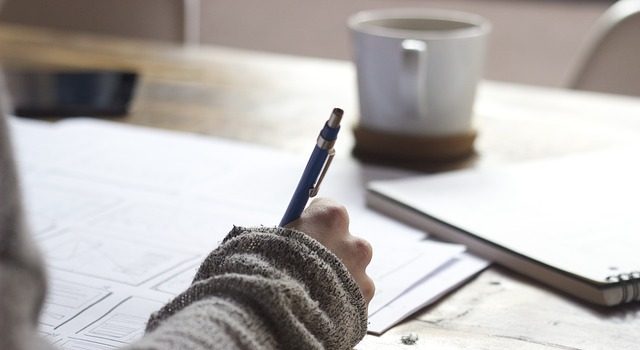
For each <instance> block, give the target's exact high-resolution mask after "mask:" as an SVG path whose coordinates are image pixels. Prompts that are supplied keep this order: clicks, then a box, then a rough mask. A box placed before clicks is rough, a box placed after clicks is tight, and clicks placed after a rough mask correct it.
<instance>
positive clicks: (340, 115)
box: [331, 108, 344, 117]
mask: <svg viewBox="0 0 640 350" xmlns="http://www.w3.org/2000/svg"><path fill="white" fill-rule="evenodd" d="M331 114H333V115H336V116H338V117H342V115H343V114H344V111H343V110H342V109H340V108H334V109H333V112H331Z"/></svg>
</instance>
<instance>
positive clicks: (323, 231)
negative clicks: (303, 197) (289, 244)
mask: <svg viewBox="0 0 640 350" xmlns="http://www.w3.org/2000/svg"><path fill="white" fill-rule="evenodd" d="M287 227H288V228H292V229H295V230H298V231H302V232H304V233H306V234H307V235H309V236H311V237H313V238H314V239H316V240H317V241H318V242H320V243H321V244H322V245H324V246H325V247H327V249H329V250H330V251H331V252H332V253H334V254H335V255H336V256H337V257H338V258H339V259H340V260H341V261H342V263H343V264H344V265H345V266H346V267H347V270H349V273H351V276H353V278H354V280H355V281H356V283H357V284H358V286H359V287H360V291H361V292H362V295H363V296H364V298H365V300H366V302H367V305H368V304H369V302H370V301H371V298H373V294H374V292H375V285H374V284H373V281H372V280H371V278H370V277H369V276H368V275H367V273H366V268H367V265H369V262H371V257H372V254H373V252H372V250H371V245H370V244H369V242H367V241H365V240H364V239H362V238H359V237H355V236H352V235H351V233H350V232H349V214H348V213H347V210H346V209H345V207H344V206H342V205H340V204H338V203H336V202H334V201H332V200H329V199H325V198H318V199H315V200H313V202H311V204H310V205H309V207H307V209H305V211H304V212H303V213H302V215H301V216H300V218H299V219H298V220H296V221H294V222H292V223H290V224H288V225H287Z"/></svg>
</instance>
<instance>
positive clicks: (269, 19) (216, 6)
mask: <svg viewBox="0 0 640 350" xmlns="http://www.w3.org/2000/svg"><path fill="white" fill-rule="evenodd" d="M611 3H613V1H585V0H583V1H579V0H575V1H572V0H349V1H345V0H343V1H340V0H334V1H318V0H269V1H264V0H203V2H202V24H201V38H202V41H203V42H204V43H211V44H220V45H228V46H237V47H248V48H252V49H258V50H268V51H276V52H285V53H293V54H301V55H309V56H320V57H330V58H341V59H348V58H350V56H351V52H350V49H349V36H348V32H347V29H346V27H345V22H346V20H347V17H348V16H349V15H350V14H352V13H355V12H357V11H359V10H362V9H371V8H384V7H434V8H445V9H455V10H460V11H467V12H474V13H477V14H480V15H482V16H484V17H486V18H488V19H489V20H490V21H491V22H492V23H493V26H494V29H493V34H492V37H491V41H490V50H489V57H488V62H487V65H486V74H485V76H486V77H488V78H490V79H494V80H506V81H513V82H521V83H527V84H537V85H551V86H564V85H565V82H566V79H567V74H568V72H569V70H570V67H571V65H572V64H573V61H574V59H575V56H576V55H577V53H578V50H579V47H580V46H581V44H582V42H583V40H584V37H585V35H586V33H587V31H588V30H589V28H590V26H591V25H592V24H593V22H594V21H595V20H596V19H597V18H598V17H599V16H600V15H601V14H602V13H603V12H604V11H605V9H606V8H607V7H608V6H610V5H611Z"/></svg>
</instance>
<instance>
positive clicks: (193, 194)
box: [11, 119, 477, 349]
mask: <svg viewBox="0 0 640 350" xmlns="http://www.w3.org/2000/svg"><path fill="white" fill-rule="evenodd" d="M11 125H12V130H13V133H14V135H13V136H14V143H15V144H16V149H17V154H18V161H19V168H20V170H21V172H22V178H23V184H24V186H23V187H24V188H25V191H24V192H25V197H26V206H27V210H26V211H27V214H28V220H29V222H30V225H31V227H32V231H33V233H34V235H35V236H36V238H37V240H38V241H39V244H40V246H41V248H42V250H43V251H44V255H45V258H46V260H47V267H48V269H49V270H50V278H51V280H52V282H51V289H50V294H49V297H48V299H47V303H46V308H45V312H44V314H43V317H42V320H41V327H40V329H41V332H42V333H43V334H45V335H47V336H48V337H49V338H50V339H51V340H52V341H53V342H55V343H56V344H58V345H60V346H61V347H62V348H65V349H108V348H113V347H118V346H121V345H123V344H126V343H128V342H131V341H132V340H134V339H136V338H137V337H139V336H140V335H141V334H142V332H143V329H144V324H145V323H146V320H147V318H148V315H149V313H150V312H152V311H155V310H157V309H158V308H159V307H160V306H162V305H163V304H164V303H166V302H167V301H168V300H170V299H171V297H172V296H174V295H176V294H177V293H179V292H181V291H183V290H184V289H185V288H186V287H187V286H188V285H189V284H190V282H191V278H192V277H193V275H194V273H195V270H196V269H197V267H198V265H199V262H200V261H201V260H202V259H203V258H204V257H205V256H206V255H207V254H208V253H209V252H210V251H211V250H212V249H214V248H215V247H216V246H217V245H218V244H219V242H220V241H221V240H222V238H223V237H224V236H225V234H226V232H228V231H229V229H230V228H231V227H232V225H244V226H253V225H267V226H273V225H275V224H277V222H279V219H280V216H281V214H282V213H283V212H284V209H285V207H286V205H287V204H288V200H289V197H290V195H291V193H292V191H293V189H294V187H295V185H296V183H297V181H298V177H299V176H300V174H301V172H302V167H304V164H305V163H306V159H305V158H304V157H299V156H296V155H290V154H286V153H281V152H277V151H274V150H271V149H268V148H264V147H258V146H254V145H248V144H242V143H236V142H231V141H225V140H218V139H211V138H205V137H200V136H195V135H186V134H177V133H171V132H166V131H160V130H150V129H145V128H136V127H130V126H124V125H121V124H115V123H107V122H100V121H93V120H83V119H78V120H73V121H65V122H61V123H57V124H41V123H37V122H33V121H24V120H17V119H13V120H12V122H11ZM405 175H406V173H405V172H401V171H393V170H388V169H383V168H375V167H363V166H361V165H359V164H358V163H356V162H355V161H353V160H349V159H339V160H337V161H335V162H334V164H332V167H331V170H330V171H329V173H328V175H327V179H326V181H325V183H324V184H323V185H322V188H321V190H320V191H321V195H322V196H328V197H332V198H335V199H336V200H338V201H339V202H341V203H343V204H345V205H346V206H347V208H348V209H349V212H350V217H351V226H350V228H351V231H352V232H353V233H355V234H357V235H360V236H362V237H364V238H366V239H367V240H369V241H370V242H371V244H372V246H373V249H374V258H373V260H372V262H371V265H370V267H369V269H368V273H369V274H370V275H371V276H372V277H373V278H374V281H375V282H376V287H377V294H376V297H375V298H374V300H373V301H372V303H371V305H370V314H371V315H372V320H373V321H374V322H372V325H374V326H375V329H372V330H373V331H377V332H378V331H380V329H386V328H388V327H389V326H390V325H392V324H394V323H395V322H397V321H399V320H400V319H401V318H402V317H404V316H405V315H407V314H408V313H410V312H412V311H414V310H415V309H416V308H418V307H419V306H421V305H423V304H425V302H426V301H427V300H429V301H430V300H433V299H434V298H436V297H437V295H440V294H441V293H442V292H433V291H434V290H448V289H450V288H452V286H453V285H455V284H458V283H460V281H461V280H462V279H464V278H466V277H468V276H469V275H471V274H473V273H475V272H476V271H477V269H476V270H473V269H466V270H465V269H462V268H458V270H464V271H462V273H461V272H460V271H458V270H456V271H457V272H455V274H456V276H455V277H456V278H454V279H452V280H450V281H449V280H447V279H441V281H444V282H441V283H438V286H437V288H436V287H434V286H433V285H432V284H433V282H431V284H428V283H426V282H428V281H430V279H429V278H427V277H428V276H430V275H431V274H432V273H433V271H436V270H438V268H441V267H442V266H446V267H447V269H450V268H452V267H454V266H456V264H457V262H458V261H460V260H456V257H457V256H459V254H460V253H461V252H462V251H463V250H464V247H462V246H459V245H453V244H446V243H439V242H432V241H427V240H424V237H425V235H424V233H422V232H419V231H416V230H414V229H412V228H409V227H407V226H404V225H402V224H400V223H397V222H395V221H392V220H389V219H387V218H385V217H383V216H380V215H379V214H377V213H374V212H372V211H369V210H367V209H366V208H365V206H364V188H365V186H364V184H365V183H366V182H367V181H369V180H373V179H390V178H394V177H401V176H405ZM452 259H453V260H452ZM464 266H466V265H464ZM438 271H439V274H438V276H442V275H445V274H446V271H447V270H442V271H440V270H438ZM438 279H439V280H440V277H438ZM454 280H455V281H454ZM446 281H449V282H446ZM411 288H412V289H411ZM420 288H422V289H425V288H426V289H428V290H429V291H428V293H429V294H425V295H424V297H421V296H416V293H417V292H416V291H418V290H422V289H420ZM409 289H410V290H411V291H412V293H413V294H409V296H406V295H405V292H406V291H407V290H409Z"/></svg>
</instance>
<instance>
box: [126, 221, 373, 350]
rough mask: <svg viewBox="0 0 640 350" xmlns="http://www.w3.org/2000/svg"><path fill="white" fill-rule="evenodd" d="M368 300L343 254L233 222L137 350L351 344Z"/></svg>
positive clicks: (299, 236)
mask: <svg viewBox="0 0 640 350" xmlns="http://www.w3.org/2000/svg"><path fill="white" fill-rule="evenodd" d="M366 327H367V314H366V305H365V301H364V298H363V297H362V294H361V293H360V290H359V288H358V286H357V284H356V283H355V281H354V280H353V279H352V278H351V276H350V275H349V272H348V271H347V270H346V269H345V267H344V265H343V264H342V263H341V262H340V261H339V260H338V258H337V257H336V256H335V255H333V254H332V253H331V252H329V251H328V250H327V249H326V248H324V247H323V246H322V245H321V244H320V243H318V242H317V241H315V240H314V239H312V238H310V237H309V236H307V235H305V234H304V233H301V232H297V231H294V230H288V229H283V228H264V227H261V228H251V229H247V228H241V227H235V228H234V229H233V230H232V231H231V233H229V235H228V236H227V237H226V238H225V240H224V241H223V243H222V244H221V246H220V247H219V248H217V249H216V250H214V251H213V252H212V253H211V254H210V255H209V256H208V257H207V258H206V260H205V261H204V263H203V264H202V265H201V267H200V269H199V271H198V273H197V274H196V276H195V279H194V282H193V284H192V285H191V287H190V288H189V289H187V290H186V291H185V292H184V293H182V294H180V295H179V296H177V297H176V298H175V299H174V300H173V301H171V302H170V303H168V304H167V305H165V306H164V307H163V308H162V309H161V310H160V311H158V312H156V313H154V314H153V315H152V316H151V318H150V320H149V322H148V325H147V335H146V336H145V337H144V338H142V339H141V340H140V341H138V342H137V343H135V344H133V345H132V348H135V349H351V348H353V346H354V345H355V344H357V343H358V342H359V341H360V340H361V339H362V338H363V337H364V335H365V333H366Z"/></svg>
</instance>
